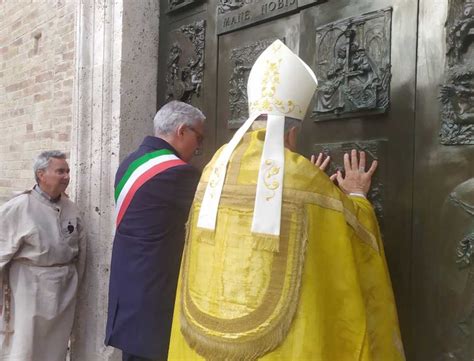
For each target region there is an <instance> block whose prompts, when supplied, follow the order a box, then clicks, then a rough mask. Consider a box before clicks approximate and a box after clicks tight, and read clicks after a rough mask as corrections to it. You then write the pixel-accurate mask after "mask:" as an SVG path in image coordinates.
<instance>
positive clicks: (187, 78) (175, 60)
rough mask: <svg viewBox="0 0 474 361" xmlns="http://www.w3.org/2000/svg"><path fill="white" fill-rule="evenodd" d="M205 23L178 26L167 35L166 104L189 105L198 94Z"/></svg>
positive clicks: (197, 22)
mask: <svg viewBox="0 0 474 361" xmlns="http://www.w3.org/2000/svg"><path fill="white" fill-rule="evenodd" d="M205 34H206V21H205V20H199V21H196V22H194V23H192V24H188V25H183V26H180V27H179V28H178V29H176V30H174V31H173V32H171V34H170V40H171V44H170V48H169V50H168V54H169V55H168V62H167V72H166V101H167V102H168V101H171V100H180V101H182V102H186V103H191V102H192V97H194V96H195V97H199V96H200V95H201V88H202V78H203V73H204V40H205Z"/></svg>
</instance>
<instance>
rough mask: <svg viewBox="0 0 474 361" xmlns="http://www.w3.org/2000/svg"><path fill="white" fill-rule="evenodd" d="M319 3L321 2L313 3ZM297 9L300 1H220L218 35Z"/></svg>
mask: <svg viewBox="0 0 474 361" xmlns="http://www.w3.org/2000/svg"><path fill="white" fill-rule="evenodd" d="M318 2H320V0H314V1H313V3H318ZM297 9H298V0H220V1H219V5H218V11H217V13H218V14H217V33H218V34H223V33H227V32H229V31H232V30H236V29H239V28H242V27H244V26H247V25H250V24H253V23H256V22H261V21H264V20H267V19H271V18H273V17H276V16H279V15H282V14H286V13H290V12H294V11H296V10H297Z"/></svg>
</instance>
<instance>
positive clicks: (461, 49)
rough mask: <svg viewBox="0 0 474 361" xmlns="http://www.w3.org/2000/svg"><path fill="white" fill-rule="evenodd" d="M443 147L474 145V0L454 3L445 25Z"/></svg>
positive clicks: (442, 99) (452, 0) (452, 2)
mask: <svg viewBox="0 0 474 361" xmlns="http://www.w3.org/2000/svg"><path fill="white" fill-rule="evenodd" d="M446 34H447V35H446V43H447V49H448V51H447V54H446V82H445V84H444V85H443V86H442V87H441V91H440V101H441V130H440V134H439V135H440V138H441V139H440V141H441V144H445V145H453V144H474V0H451V1H450V8H449V16H448V20H447V22H446Z"/></svg>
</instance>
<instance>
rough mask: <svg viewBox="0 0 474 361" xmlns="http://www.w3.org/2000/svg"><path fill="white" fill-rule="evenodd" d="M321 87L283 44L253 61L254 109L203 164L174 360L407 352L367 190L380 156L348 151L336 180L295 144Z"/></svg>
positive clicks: (309, 358)
mask: <svg viewBox="0 0 474 361" xmlns="http://www.w3.org/2000/svg"><path fill="white" fill-rule="evenodd" d="M316 84H317V83H316V77H315V75H314V73H313V72H312V71H311V69H310V68H309V67H308V66H307V65H306V64H305V63H303V61H302V60H301V59H300V58H298V57H297V56H296V55H295V54H293V53H292V52H291V50H290V49H288V48H287V47H286V46H285V45H284V44H283V43H282V42H281V41H279V40H277V41H275V42H274V43H273V44H272V45H271V46H269V47H268V48H267V49H266V50H265V51H264V52H263V53H262V54H261V55H260V57H259V58H258V59H257V61H256V62H255V64H254V66H253V68H252V70H251V72H250V75H249V81H248V87H247V89H248V101H249V114H250V117H249V119H248V120H247V121H246V122H245V123H244V125H242V127H241V128H240V129H239V130H238V131H237V132H236V133H235V135H234V137H233V138H232V139H231V141H230V142H229V143H228V144H226V145H225V146H224V147H222V148H221V150H219V151H218V152H217V153H216V155H215V156H214V158H213V159H212V160H211V162H210V163H209V164H208V165H207V167H206V168H205V170H204V172H203V176H202V178H201V181H200V183H199V185H198V190H197V192H196V197H195V199H194V202H193V206H192V208H191V211H190V216H189V226H188V227H189V230H188V235H187V238H186V246H185V247H186V248H185V252H184V258H183V263H182V268H181V276H180V280H179V282H180V285H181V286H180V287H179V289H178V290H179V291H178V293H177V300H178V301H177V302H176V308H175V315H174V318H173V327H172V332H171V342H170V351H169V360H176V361H181V360H186V361H193V360H196V361H197V360H204V359H205V360H256V359H261V360H269V361H273V360H278V361H288V360H298V361H313V360H319V361H373V360H383V361H402V360H403V359H404V356H403V349H402V346H401V340H400V334H399V330H398V320H397V313H396V308H395V303H394V299H393V294H392V289H391V285H390V278H389V275H388V271H387V267H386V264H385V257H384V253H383V245H382V242H381V239H380V233H379V230H378V226H377V220H376V218H375V214H374V211H373V208H372V206H371V204H370V202H369V201H368V200H367V199H366V198H365V196H366V194H367V191H368V190H369V186H370V181H371V177H372V174H373V173H374V171H375V169H376V167H377V163H372V165H371V166H370V167H367V168H368V169H366V160H365V154H364V153H363V152H361V153H359V154H357V152H356V151H355V150H354V151H352V152H351V154H350V155H349V154H346V155H345V157H344V165H345V174H344V175H343V174H341V173H340V172H339V173H337V174H336V175H335V176H334V177H333V179H334V180H337V182H338V185H339V187H337V186H336V185H334V184H333V182H332V181H331V179H330V178H329V177H328V176H327V175H326V174H325V173H324V172H322V171H321V169H320V168H324V167H325V162H326V161H323V160H322V156H320V157H319V159H317V160H316V159H314V158H313V160H312V161H309V160H308V159H306V158H304V157H303V156H301V155H299V154H297V153H296V152H295V149H296V136H297V132H298V128H299V127H300V126H301V121H302V120H303V119H304V117H305V113H306V110H307V109H308V107H309V103H310V101H311V98H312V96H313V93H314V91H315V89H316ZM256 119H257V124H255V125H256V126H255V129H254V130H253V131H249V132H247V130H249V129H250V127H251V125H252V123H254V120H256ZM315 165H316V166H315Z"/></svg>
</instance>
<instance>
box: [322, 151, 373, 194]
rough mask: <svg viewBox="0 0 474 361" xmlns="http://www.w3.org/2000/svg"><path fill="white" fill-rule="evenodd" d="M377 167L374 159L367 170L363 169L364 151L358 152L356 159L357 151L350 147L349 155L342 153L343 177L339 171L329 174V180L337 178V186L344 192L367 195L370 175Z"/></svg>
mask: <svg viewBox="0 0 474 361" xmlns="http://www.w3.org/2000/svg"><path fill="white" fill-rule="evenodd" d="M376 169H377V161H376V160H374V161H373V162H372V164H371V165H370V168H369V170H368V171H367V172H366V171H365V152H359V160H358V159H357V151H356V150H355V149H352V151H351V155H350V157H349V154H348V153H346V154H344V171H345V177H343V176H342V173H341V171H337V173H336V174H333V175H332V176H331V180H332V181H334V180H337V183H338V184H339V188H341V189H342V191H343V192H344V193H346V194H349V193H359V194H362V195H364V196H367V193H368V192H369V189H370V183H371V181H372V175H373V174H374V172H375V170H376Z"/></svg>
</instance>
